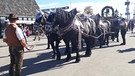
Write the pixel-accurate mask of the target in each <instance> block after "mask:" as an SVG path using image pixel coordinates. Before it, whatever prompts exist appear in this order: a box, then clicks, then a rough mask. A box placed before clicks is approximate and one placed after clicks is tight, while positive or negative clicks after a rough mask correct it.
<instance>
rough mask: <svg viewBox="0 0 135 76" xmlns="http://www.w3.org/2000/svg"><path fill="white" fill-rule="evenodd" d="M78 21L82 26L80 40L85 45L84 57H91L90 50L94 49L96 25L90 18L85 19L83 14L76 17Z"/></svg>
mask: <svg viewBox="0 0 135 76" xmlns="http://www.w3.org/2000/svg"><path fill="white" fill-rule="evenodd" d="M78 20H79V21H80V22H81V23H80V24H82V27H83V28H82V29H81V31H82V36H83V37H82V38H83V39H84V40H85V43H86V53H85V55H86V56H90V55H91V48H93V47H95V45H96V44H95V41H96V24H95V22H94V20H93V19H92V18H89V17H87V16H86V15H85V14H80V15H78Z"/></svg>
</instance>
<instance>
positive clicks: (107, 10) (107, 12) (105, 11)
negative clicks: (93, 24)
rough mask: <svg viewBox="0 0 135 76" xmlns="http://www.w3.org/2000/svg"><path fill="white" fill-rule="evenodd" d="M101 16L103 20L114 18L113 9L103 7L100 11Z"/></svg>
mask: <svg viewBox="0 0 135 76" xmlns="http://www.w3.org/2000/svg"><path fill="white" fill-rule="evenodd" d="M110 10H111V12H110ZM110 13H111V14H110ZM101 14H102V16H103V17H104V18H105V19H110V18H112V17H114V9H113V8H112V7H111V6H105V7H104V8H103V9H102V12H101Z"/></svg>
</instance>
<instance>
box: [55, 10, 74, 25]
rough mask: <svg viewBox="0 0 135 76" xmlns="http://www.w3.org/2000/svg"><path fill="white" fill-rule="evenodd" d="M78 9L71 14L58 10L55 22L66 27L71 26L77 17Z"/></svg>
mask: <svg viewBox="0 0 135 76" xmlns="http://www.w3.org/2000/svg"><path fill="white" fill-rule="evenodd" d="M75 10H76V9H73V10H71V11H70V12H68V11H65V10H62V9H57V10H56V13H55V20H56V23H57V22H58V23H59V25H62V26H64V25H65V26H66V25H68V24H70V22H71V21H72V20H73V18H74V17H75V15H76V12H75Z"/></svg>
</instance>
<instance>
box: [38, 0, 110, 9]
mask: <svg viewBox="0 0 135 76" xmlns="http://www.w3.org/2000/svg"><path fill="white" fill-rule="evenodd" d="M106 1H108V0H90V1H88V0H46V1H45V0H36V2H37V3H38V4H39V5H40V8H41V9H46V8H50V7H61V6H65V5H70V2H71V4H73V3H81V2H100V3H103V2H106Z"/></svg>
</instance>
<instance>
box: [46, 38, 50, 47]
mask: <svg viewBox="0 0 135 76" xmlns="http://www.w3.org/2000/svg"><path fill="white" fill-rule="evenodd" d="M46 49H50V36H47V48H46Z"/></svg>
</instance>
